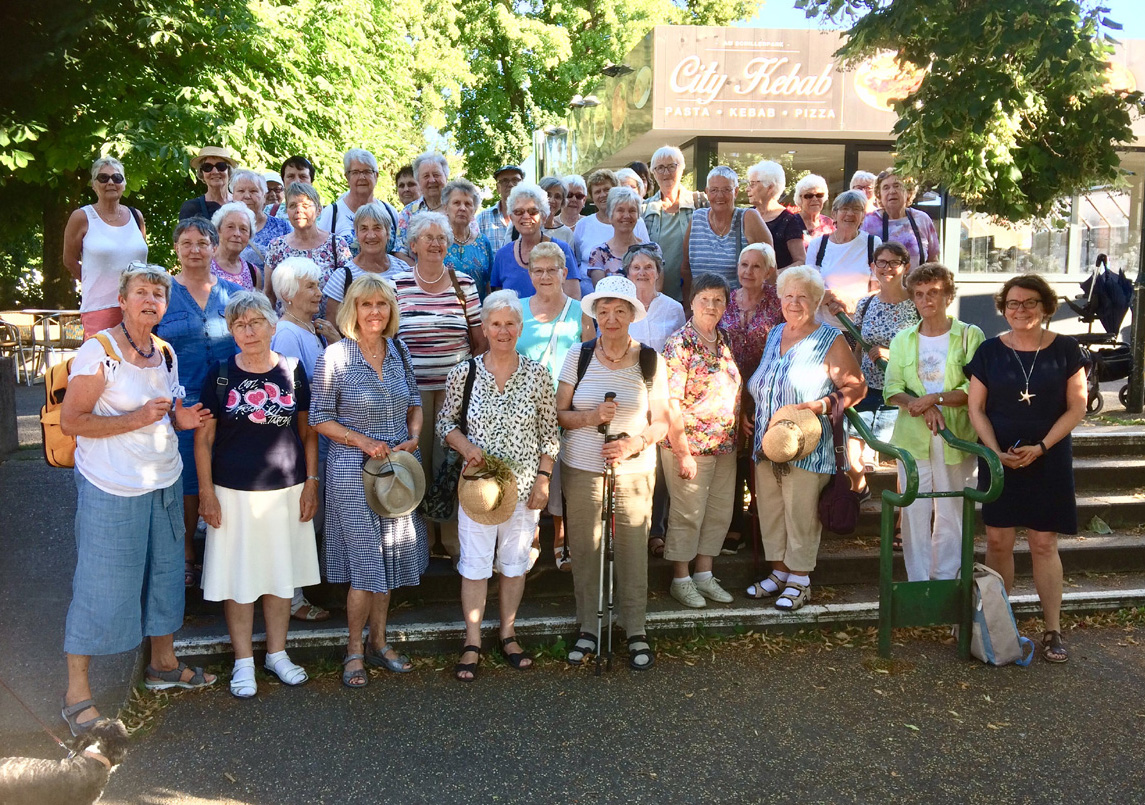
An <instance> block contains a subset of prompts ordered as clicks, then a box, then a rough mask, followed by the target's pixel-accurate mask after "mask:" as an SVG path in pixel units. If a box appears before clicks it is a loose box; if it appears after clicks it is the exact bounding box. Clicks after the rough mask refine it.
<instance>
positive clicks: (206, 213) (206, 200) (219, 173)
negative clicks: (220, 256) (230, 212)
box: [179, 145, 239, 221]
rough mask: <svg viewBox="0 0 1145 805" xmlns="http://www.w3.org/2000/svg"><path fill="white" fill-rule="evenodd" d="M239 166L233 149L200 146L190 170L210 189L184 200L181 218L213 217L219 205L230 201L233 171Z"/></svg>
mask: <svg viewBox="0 0 1145 805" xmlns="http://www.w3.org/2000/svg"><path fill="white" fill-rule="evenodd" d="M238 166H239V163H238V162H236V161H235V158H234V157H233V156H231V152H230V149H228V148H220V147H218V146H214V145H208V146H207V147H206V148H201V149H199V153H198V154H196V155H195V156H194V157H193V158H192V159H191V170H193V171H194V172H195V175H196V176H197V177H198V178H199V181H200V182H202V183H203V184H205V185H206V186H207V192H206V193H204V194H203V195H201V196H196V197H195V198H193V199H190V200H189V201H184V202H183V206H181V207H179V220H180V221H182V220H183V219H184V218H206V219H207V220H208V221H209V220H211V216H212V215H214V214H215V213H216V212H217V211H218V209H219V207H221V206H223V205H224V204H226V203H227V202H228V201H230V200H231V194H230V190H229V187H230V183H231V172H232V171H233V170H234V169H235V168H237V167H238Z"/></svg>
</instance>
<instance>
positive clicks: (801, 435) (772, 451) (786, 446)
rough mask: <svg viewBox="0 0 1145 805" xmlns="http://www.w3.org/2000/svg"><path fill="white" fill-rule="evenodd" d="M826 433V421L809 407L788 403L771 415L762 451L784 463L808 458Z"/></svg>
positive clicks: (779, 462) (775, 460)
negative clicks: (797, 406)
mask: <svg viewBox="0 0 1145 805" xmlns="http://www.w3.org/2000/svg"><path fill="white" fill-rule="evenodd" d="M822 437H823V423H822V422H820V421H819V417H818V416H816V415H815V414H814V413H813V412H811V411H810V410H809V409H807V408H796V407H795V406H794V405H785V406H783V407H782V408H779V409H778V410H777V411H776V412H775V413H774V414H772V415H771V421H770V422H769V423H768V425H767V432H766V433H764V434H763V439H762V443H761V445H760V447H761V448H762V450H763V454H764V455H765V456H766V457H767V458H768V459H770V460H771V461H773V462H775V463H776V464H783V463H785V462H788V461H798V460H799V459H801V458H807V456H809V455H811V453H813V452H814V451H815V448H816V447H817V446H818V445H819V440H820V439H821V438H822Z"/></svg>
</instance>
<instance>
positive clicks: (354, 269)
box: [322, 201, 408, 337]
mask: <svg viewBox="0 0 1145 805" xmlns="http://www.w3.org/2000/svg"><path fill="white" fill-rule="evenodd" d="M390 225H391V223H390V216H389V215H387V214H386V209H385V207H383V206H382V205H381V204H378V203H377V202H374V201H371V202H370V203H369V204H363V205H362V206H361V207H359V208H358V211H357V212H356V213H354V239H355V240H356V241H357V243H358V253H357V255H355V256H354V258H353V259H352V260H350V261H349V262H348V263H346V264H345V265H344V266H342V267H340V268H339V269H337V270H336V271H334V272H333V273H332V274H331V275H330V279H328V280H327V281H326V284H325V285H324V286H323V288H322V295H323V297H325V302H326V315H325V318H326V320H327V321H337V320H338V309H339V307H341V305H342V299H343V297H345V295H346V292H347V291H348V290H350V283H352V282H353V281H354V280H356V279H357V278H358V277H360V276H362V275H363V274H377V275H379V276H386V277H388V278H392V277H393V276H394V275H395V274H397V272H399V271H405V270H407V268H408V266H407V265H406V264H405V263H404V262H402V261H401V260H399V259H398V258H396V257H393V256H391V255H389V254H387V253H386V244H387V243H388V242H389V240H390ZM335 337H337V336H335Z"/></svg>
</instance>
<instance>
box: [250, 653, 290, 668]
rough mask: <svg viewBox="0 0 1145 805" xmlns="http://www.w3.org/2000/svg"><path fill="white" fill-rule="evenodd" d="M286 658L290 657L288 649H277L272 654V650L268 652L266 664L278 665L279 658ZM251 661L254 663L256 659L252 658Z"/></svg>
mask: <svg viewBox="0 0 1145 805" xmlns="http://www.w3.org/2000/svg"><path fill="white" fill-rule="evenodd" d="M284 659H288V658H287V656H286V649H283V650H282V651H276V652H274V653H273V654H271V653H270V652H267V655H266V664H267V665H270V666H275V665H278V661H279V660H284ZM251 662H252V663H253V662H254V660H251Z"/></svg>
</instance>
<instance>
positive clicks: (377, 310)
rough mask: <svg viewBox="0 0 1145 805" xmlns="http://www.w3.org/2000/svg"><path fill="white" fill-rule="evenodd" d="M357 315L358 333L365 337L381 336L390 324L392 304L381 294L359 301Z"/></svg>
mask: <svg viewBox="0 0 1145 805" xmlns="http://www.w3.org/2000/svg"><path fill="white" fill-rule="evenodd" d="M357 313H358V333H359V334H360V335H363V336H373V337H377V336H380V335H381V334H382V333H384V332H385V330H386V325H387V324H389V323H390V303H389V302H387V301H386V298H385V297H384V296H382V295H381V294H374V295H373V296H366V297H362V298H361V299H359V300H358V304H357Z"/></svg>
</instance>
